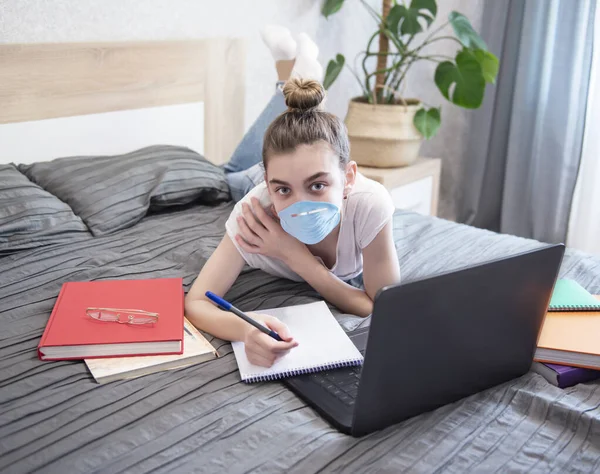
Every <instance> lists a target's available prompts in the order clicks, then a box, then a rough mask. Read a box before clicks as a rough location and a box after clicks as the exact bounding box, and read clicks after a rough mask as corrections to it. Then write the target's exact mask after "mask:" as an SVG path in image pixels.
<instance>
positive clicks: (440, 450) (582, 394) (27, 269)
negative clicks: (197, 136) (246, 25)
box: [0, 39, 600, 473]
mask: <svg viewBox="0 0 600 474" xmlns="http://www.w3.org/2000/svg"><path fill="white" fill-rule="evenodd" d="M159 52H160V54H161V55H162V56H161V58H163V59H162V60H163V61H164V64H167V65H168V67H165V68H156V67H154V68H152V67H151V66H149V65H151V64H153V63H155V61H156V57H157V56H156V55H157V54H159ZM199 58H204V59H203V60H205V62H204V63H202V65H199V64H200V62H198V61H199ZM240 61H241V63H242V64H243V45H242V44H241V41H240V40H224V39H221V40H205V41H185V42H168V43H164V42H161V43H134V44H130V43H124V44H103V45H98V44H95V45H90V44H87V45H85V44H84V45H29V46H19V45H15V46H0V62H2V63H3V67H2V68H1V69H0V124H2V123H3V124H9V125H13V124H22V123H25V122H28V121H37V120H42V119H49V118H52V117H71V116H78V115H83V114H90V113H96V112H110V111H116V110H123V109H134V108H140V107H145V106H150V105H152V106H164V105H173V104H180V103H186V102H192V101H204V102H205V105H204V111H205V112H204V115H203V118H204V122H205V123H204V124H203V130H204V150H203V151H204V153H203V154H204V155H205V156H206V158H207V160H202V159H197V160H196V161H195V162H194V163H195V165H194V167H193V170H192V171H191V172H190V171H189V168H188V165H187V164H189V163H188V162H187V161H186V160H188V159H189V158H190V156H189V155H190V153H192V152H191V151H189V150H187V149H185V148H183V147H181V146H176V147H170V146H166V147H162V146H158V147H151V148H145V149H144V151H142V152H137V154H136V153H134V154H133V155H126V156H125V158H123V157H121V159H119V160H116V161H115V160H113V161H110V162H106V163H108V165H107V164H106V163H105V162H103V161H102V157H101V156H100V157H98V158H97V159H94V160H91V161H86V162H85V163H89V164H90V165H89V166H88V167H83V168H82V167H81V166H80V164H81V161H80V159H74V158H73V159H70V160H68V161H62V162H59V163H60V166H59V167H58V169H57V168H56V167H54V168H53V166H52V165H51V164H50V165H49V164H47V163H44V162H43V161H40V160H38V158H37V156H36V153H38V154H39V153H43V151H44V147H43V146H41V145H39V144H35V143H34V144H33V146H34V148H35V149H33V151H31V150H30V151H29V152H27V154H26V156H25V155H24V156H23V157H22V158H20V159H12V158H11V157H9V158H8V159H7V158H6V157H5V156H2V158H0V164H1V163H9V162H11V161H16V162H17V163H19V162H20V163H22V165H21V166H20V167H16V166H13V167H11V166H10V165H6V164H5V165H0V203H2V202H3V201H2V199H3V196H2V189H3V188H2V176H3V174H2V173H3V172H4V173H6V174H5V176H8V178H5V185H4V189H8V188H15V186H14V184H15V183H19V186H18V187H19V189H24V190H25V191H23V192H25V197H23V198H22V201H19V200H17V201H15V197H14V195H12V196H11V197H6V196H5V197H4V198H5V201H4V204H3V205H6V208H7V209H8V207H9V205H13V206H21V205H23V206H24V207H23V209H25V210H27V211H29V212H33V213H34V214H33V215H37V216H40V215H44V216H45V217H47V218H48V219H50V220H49V221H47V220H46V221H43V220H42V221H39V222H51V223H52V229H51V230H50V231H47V229H43V228H40V227H39V226H38V227H35V226H33V228H30V229H26V230H24V229H22V228H20V227H18V232H17V234H19V235H21V236H22V238H20V239H16V240H15V239H12V240H10V241H9V240H8V239H6V238H5V241H2V240H0V245H2V247H0V340H1V344H0V367H1V369H0V470H1V471H2V472H15V473H16V472H19V473H21V472H56V473H76V472H110V473H117V472H134V473H135V472H207V473H221V472H223V473H245V472H299V473H307V472H318V471H323V472H353V473H354V472H459V473H462V472H486V473H487V472H495V471H500V472H543V473H545V472H594V471H598V470H599V469H600V414H599V407H600V382H592V383H588V384H583V385H578V386H576V387H572V388H570V389H566V390H561V389H558V388H555V387H553V386H551V385H550V384H548V383H547V382H546V381H545V380H544V379H543V378H542V377H540V376H539V375H536V374H534V373H529V374H527V375H525V376H523V377H521V378H519V379H517V380H514V381H511V382H509V383H506V384H504V385H501V386H498V387H495V388H493V389H490V390H487V391H485V392H482V393H479V394H477V395H474V396H471V397H469V398H467V399H464V400H461V401H459V402H457V403H454V404H451V405H448V406H445V407H442V408H440V409H438V410H436V411H434V412H431V413H426V414H423V415H421V416H418V417H415V418H412V419H410V420H407V421H405V422H404V423H401V424H399V425H396V426H392V427H389V428H387V429H385V430H383V431H380V432H377V433H373V434H371V435H369V436H366V437H364V438H360V439H355V438H351V437H348V436H345V435H342V434H340V433H338V432H337V431H335V430H334V429H333V428H332V427H330V426H329V425H328V424H327V423H326V422H325V421H323V420H322V419H321V418H320V417H319V416H318V415H317V414H316V413H315V412H314V411H313V410H312V409H311V408H309V407H307V406H306V404H305V403H303V402H302V401H301V400H300V399H299V398H298V397H296V396H295V395H294V394H293V393H292V392H291V391H290V390H288V389H287V388H286V387H285V386H284V385H283V384H281V383H278V382H270V383H263V384H251V385H247V384H244V383H242V382H240V378H239V374H238V372H237V368H236V363H235V359H234V357H233V354H232V350H231V346H230V344H228V343H226V342H224V341H220V340H216V339H211V341H212V342H213V344H214V345H215V347H216V348H217V349H218V351H219V354H220V356H221V357H219V358H218V359H216V360H213V361H209V362H206V363H203V364H198V365H195V366H192V367H188V368H183V369H177V370H171V371H167V372H162V373H157V374H153V375H148V376H144V377H141V378H137V379H132V380H124V381H118V382H113V383H110V384H106V385H98V384H96V383H95V382H94V381H93V378H92V377H91V375H90V374H89V372H88V371H87V369H86V366H85V364H84V363H83V362H66V361H65V362H41V361H39V360H38V358H37V353H36V347H37V344H38V342H39V339H40V337H41V335H42V332H43V330H44V327H45V325H46V322H47V320H48V317H49V315H50V312H51V310H52V307H53V305H54V302H55V299H56V297H57V294H58V291H59V289H60V287H61V284H62V283H63V282H65V281H81V280H101V279H125V278H154V277H182V278H183V282H184V287H185V290H186V291H187V290H189V288H190V286H191V284H192V283H193V281H194V278H195V277H196V275H197V274H198V272H199V270H200V269H201V268H202V266H203V264H204V263H205V262H206V260H207V259H208V258H209V256H210V255H211V253H212V251H213V250H214V249H215V248H216V246H217V244H218V242H219V241H220V239H221V237H222V235H223V233H224V223H225V220H226V218H227V216H228V214H229V213H230V211H231V209H232V207H233V204H232V202H231V201H230V199H229V197H228V190H227V187H226V185H224V184H223V183H225V181H224V177H223V175H222V171H221V169H220V168H219V167H218V166H216V165H218V164H221V163H223V162H224V161H225V160H226V158H227V156H228V154H229V153H231V150H232V149H233V147H234V146H235V144H236V142H237V140H238V139H239V138H240V136H241V133H242V131H243V124H242V122H241V118H240V115H241V114H239V112H240V103H241V102H243V71H237V73H236V74H230V73H229V72H228V68H236V67H237V68H239V64H240ZM6 65H8V66H7V67H6ZM35 71H38V72H39V71H42V73H39V74H37V73H35ZM123 71H126V73H125V72H123ZM132 71H133V72H132ZM136 71H137V72H136ZM98 78H100V79H98ZM57 79H58V80H57ZM67 79H68V82H64V81H67ZM92 79H93V80H92ZM61 81H63V82H61ZM49 84H55V85H54V86H53V88H51V90H50V89H49V87H50V86H49ZM56 84H59V85H58V86H57V85H56ZM61 84H62V85H61ZM67 84H68V86H67ZM140 84H143V87H140ZM216 104H218V106H217V105H216ZM236 117H237V118H236ZM226 122H227V127H226V126H225V123H226ZM230 125H231V126H230ZM1 127H2V126H0V129H1ZM13 132H14V129H13V130H12V131H11V134H13ZM33 141H35V140H33ZM155 144H156V143H155ZM157 145H159V144H157ZM178 145H179V144H178ZM28 146H29V145H28ZM36 147H37V148H36ZM186 150H187V151H186ZM2 153H5V152H2ZM149 156H150V157H156V156H167V157H168V158H169V159H170V160H172V161H177V160H182V162H183V163H184V164H183V165H182V166H181V167H180V168H178V169H176V170H175V172H174V174H173V175H172V176H171V175H170V176H171V178H172V180H171V181H169V180H167V181H169V183H170V184H171V185H172V184H173V183H175V184H177V186H176V187H175V189H174V188H173V186H171V185H169V186H167V185H164V186H163V184H164V182H165V181H164V180H163V181H161V182H160V186H155V185H152V186H149V187H144V185H143V184H140V187H137V184H136V186H134V188H135V189H136V192H135V195H133V197H132V196H130V195H127V198H126V199H123V200H117V201H115V200H114V199H113V198H114V195H115V192H114V189H115V188H114V187H113V186H118V185H119V181H118V180H117V181H116V182H110V179H111V177H113V176H115V175H118V173H116V172H115V171H114V169H112V168H110V167H111V166H113V165H114V164H115V163H117V165H118V166H121V167H122V166H124V163H125V164H127V166H125V168H120V169H121V170H125V172H126V171H127V170H128V169H131V168H135V167H136V166H137V164H136V163H140V161H138V160H141V162H143V164H144V166H146V165H148V163H150V165H148V166H146V168H144V167H142V166H141V165H140V167H139V168H135V169H136V172H135V173H133V174H132V175H131V176H132V177H131V179H140V180H141V181H140V183H143V182H147V181H148V180H146V179H145V177H147V176H148V175H151V177H153V178H155V177H156V166H158V165H156V166H154V165H152V163H154V161H152V160H154V158H148V157H149ZM173 156H176V157H177V159H172V157H173ZM49 158H51V157H47V159H49ZM81 159H83V158H81ZM157 159H158V161H159V162H160V158H157ZM194 159H195V158H194ZM209 160H210V161H209ZM23 163H25V164H23ZM48 163H52V162H48ZM111 163H112V164H111ZM117 165H115V166H117ZM2 166H4V168H2ZM88 168H90V169H88ZM182 170H183V178H182V174H181V173H182ZM102 171H104V172H105V178H102V179H100V178H98V179H97V180H96V181H95V182H94V180H90V176H103V175H102ZM8 173H10V174H8ZM15 173H16V174H15ZM56 173H61V174H62V175H63V176H69V177H70V178H69V183H70V186H67V187H66V188H65V187H64V186H61V184H60V182H59V183H58V184H57V180H56V179H55V178H56ZM190 175H192V176H191V177H190ZM161 176H162V175H161ZM163 177H164V176H163ZM184 178H185V179H191V178H193V179H196V180H197V181H195V182H193V183H192V184H193V186H190V187H189V188H185V186H184V187H183V188H185V189H183V191H186V190H187V191H189V192H190V193H191V194H185V193H183V194H178V192H180V191H182V188H181V186H180V185H181V183H182V181H181V180H182V179H184ZM161 179H162V178H161ZM59 181H60V180H59ZM186 182H187V181H186ZM6 183H9V184H6ZM136 183H137V182H136ZM167 184H168V183H167ZM161 186H162V187H161ZM178 186H179V187H178ZM198 189H201V190H202V191H201V192H200V193H199V194H198ZM40 190H41V191H40ZM47 190H51V191H52V192H49V191H47ZM157 190H158V191H157ZM27 193H29V194H27ZM53 193H56V194H58V195H59V196H60V198H59V197H58V196H56V194H53ZM194 193H196V194H194ZM117 194H118V193H117ZM191 196H192V197H191ZM36 199H40V200H41V201H39V202H42V203H44V204H43V205H42V204H40V205H39V206H38V205H37V204H36V206H33V205H32V206H29V205H28V204H27V203H33V202H37V201H35V200H36ZM57 201H58V202H57ZM7 203H8V204H7ZM115 203H116V204H115ZM123 203H125V204H127V205H128V206H130V207H131V203H133V204H135V205H134V206H133V209H132V208H127V212H121V211H122V209H121V208H120V207H119V206H120V205H121V204H123ZM115 206H116V208H114V207H115ZM19 209H20V208H19ZM42 209H50V211H48V212H47V213H46V211H42ZM82 216H83V217H82ZM107 216H109V217H107ZM107 223H110V225H108V224H107ZM7 225H9V224H7ZM40 225H41V224H40ZM42 227H43V226H42ZM6 228H10V227H5V231H6ZM394 235H395V242H396V248H397V251H398V255H399V259H400V265H401V269H402V274H403V280H404V281H405V282H408V281H411V280H414V279H420V278H424V277H427V276H429V275H434V274H437V273H440V272H444V271H450V270H452V269H457V268H460V267H462V266H465V265H468V264H473V263H478V262H484V261H487V260H489V259H492V258H495V257H499V256H503V255H510V254H514V253H518V252H521V251H524V250H528V249H532V248H536V247H538V246H540V245H541V244H540V243H538V242H535V241H531V240H527V239H521V238H517V237H513V236H507V235H498V234H495V233H492V232H487V231H483V230H479V229H475V228H471V227H468V226H464V225H459V224H456V223H452V222H448V221H444V220H441V219H437V218H433V217H425V216H421V215H418V214H414V213H410V212H403V211H398V212H397V213H396V215H395V216H394ZM0 236H2V227H1V224H0ZM4 236H5V237H6V234H5V235H4ZM561 276H562V277H570V278H573V279H575V280H577V281H578V282H579V283H581V284H582V285H583V286H584V287H586V288H587V289H588V290H590V291H591V292H593V293H600V259H599V258H597V257H592V256H589V255H585V254H582V253H579V252H576V251H573V250H568V251H567V253H566V256H565V259H564V262H563V265H562V268H561ZM227 296H228V299H230V300H231V301H232V302H233V303H234V304H236V305H237V306H239V307H240V308H242V309H244V310H257V309H260V308H265V307H274V306H280V305H289V304H297V303H307V302H312V301H315V300H318V299H319V297H318V295H317V294H316V293H315V292H314V291H313V290H312V289H311V288H310V287H308V286H307V285H306V284H302V283H295V282H291V281H287V280H282V279H278V278H275V277H272V276H269V275H267V274H265V273H263V272H261V271H258V270H251V269H249V268H246V269H245V270H244V271H243V273H242V275H241V277H240V278H239V280H238V281H237V282H236V284H235V285H234V287H233V288H232V289H231V291H230V292H229V293H228V295H227ZM332 309H333V311H334V313H335V315H336V317H337V318H338V321H339V322H340V324H342V326H343V327H344V328H345V329H347V330H350V329H353V328H355V327H357V326H359V325H367V324H368V323H369V320H368V319H367V320H362V319H360V318H357V317H354V316H352V315H348V314H340V313H339V312H337V311H336V310H335V308H332ZM405 362H406V361H402V363H405ZM399 370H401V363H400V362H399ZM407 383H410V381H407Z"/></svg>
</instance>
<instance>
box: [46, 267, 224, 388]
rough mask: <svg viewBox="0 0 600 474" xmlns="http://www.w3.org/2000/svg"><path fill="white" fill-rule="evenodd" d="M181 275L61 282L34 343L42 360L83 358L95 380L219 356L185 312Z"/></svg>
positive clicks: (99, 381)
mask: <svg viewBox="0 0 600 474" xmlns="http://www.w3.org/2000/svg"><path fill="white" fill-rule="evenodd" d="M183 298H184V293H183V282H182V279H181V278H162V279H151V280H104V281H93V282H67V283H64V284H63V286H62V288H61V291H60V293H59V295H58V298H57V300H56V303H55V304H54V309H53V310H52V314H51V315H50V319H49V320H48V323H47V325H46V329H45V330H44V334H43V336H42V338H41V340H40V343H39V345H38V356H39V358H40V359H41V360H68V359H75V360H81V359H83V360H85V363H86V365H87V366H88V368H89V370H90V372H91V373H92V376H93V377H94V379H95V380H96V382H98V383H106V382H111V381H113V380H119V379H124V378H132V377H139V376H141V375H147V374H151V373H155V372H159V371H162V370H167V369H174V368H180V367H185V366H189V365H192V364H196V363H199V362H203V361H206V360H209V359H213V358H215V357H217V356H218V354H217V351H216V350H215V348H214V347H213V346H212V345H211V344H210V343H209V342H208V341H207V340H206V338H204V336H202V334H200V332H198V331H197V330H196V328H195V327H194V326H193V325H192V324H190V322H189V321H188V320H187V319H185V317H184V305H183Z"/></svg>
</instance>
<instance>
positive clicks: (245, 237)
mask: <svg viewBox="0 0 600 474" xmlns="http://www.w3.org/2000/svg"><path fill="white" fill-rule="evenodd" d="M252 204H253V207H252V208H253V209H254V213H255V214H253V213H252V211H251V209H250V207H248V206H246V205H245V206H244V210H243V214H244V215H243V217H239V218H238V224H239V226H240V231H241V235H240V234H238V235H237V236H236V241H237V243H238V245H239V246H240V247H242V249H243V250H245V251H246V252H248V253H257V254H261V255H267V256H270V257H272V258H277V259H279V260H281V261H283V262H284V263H285V264H286V265H287V266H288V267H290V269H291V270H292V271H293V272H295V273H296V274H298V275H299V276H300V277H301V278H302V279H303V280H304V281H306V282H307V283H308V284H309V285H310V286H312V287H313V288H314V289H315V290H317V291H318V292H319V293H320V294H321V296H323V298H325V299H326V300H327V301H329V302H331V303H333V304H334V305H335V306H337V307H338V308H339V309H340V310H342V311H344V312H346V313H352V314H356V315H358V316H363V317H365V316H368V315H369V314H371V313H372V312H373V297H374V296H375V293H376V292H377V290H379V288H380V287H381V286H383V285H384V284H391V283H395V282H396V281H399V279H400V276H399V273H400V271H399V269H398V257H397V256H396V249H395V247H394V242H393V239H392V230H391V227H392V224H391V223H389V224H387V225H386V227H384V228H383V229H382V230H381V231H380V232H379V234H378V235H377V237H375V239H373V241H372V242H371V243H370V244H369V245H368V246H367V247H366V248H365V249H364V251H363V260H365V263H364V272H363V273H364V275H363V279H364V280H365V288H366V290H367V291H366V292H365V291H363V290H360V289H358V288H354V287H353V286H350V285H348V284H347V283H344V282H343V281H341V280H340V279H339V278H338V277H336V276H335V275H334V274H332V273H331V272H330V271H329V270H328V269H327V268H326V267H325V266H324V265H323V264H321V263H320V262H319V261H317V259H315V257H314V256H313V255H312V254H311V253H310V250H308V248H307V247H306V245H304V244H303V243H302V242H300V241H298V240H296V239H295V238H294V237H292V236H291V235H289V234H288V233H287V232H285V231H284V230H283V229H282V228H281V225H280V224H279V223H277V222H275V221H274V220H273V219H272V218H271V217H270V216H268V215H267V214H266V212H265V211H264V209H263V208H262V207H261V205H260V203H259V202H258V201H257V200H252ZM379 253H381V255H379ZM377 272H381V275H378V274H377ZM367 282H368V283H367ZM378 285H381V286H378Z"/></svg>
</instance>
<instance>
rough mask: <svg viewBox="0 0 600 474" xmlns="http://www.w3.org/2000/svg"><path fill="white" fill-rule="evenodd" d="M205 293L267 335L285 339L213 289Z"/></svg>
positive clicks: (210, 298) (276, 338) (217, 303)
mask: <svg viewBox="0 0 600 474" xmlns="http://www.w3.org/2000/svg"><path fill="white" fill-rule="evenodd" d="M205 294H206V297H207V298H208V299H209V300H211V301H212V302H213V303H215V304H216V305H217V306H220V307H221V308H222V309H224V310H225V311H231V312H232V313H233V314H235V315H236V316H239V317H240V318H242V319H243V320H244V321H246V322H247V323H250V324H252V326H254V327H255V328H256V329H258V330H259V331H262V332H264V333H265V334H266V335H267V336H271V337H272V338H273V339H275V340H276V341H283V339H281V337H280V336H279V334H277V333H276V332H275V331H273V330H272V329H269V328H268V327H266V326H263V325H262V324H260V323H259V322H258V321H255V320H254V319H252V318H251V317H250V316H248V315H247V314H246V313H244V312H242V311H240V310H239V309H237V308H236V307H235V306H233V305H232V304H231V303H229V302H228V301H225V300H224V299H223V298H221V297H220V296H217V295H215V294H214V293H213V292H212V291H207V292H206V293H205Z"/></svg>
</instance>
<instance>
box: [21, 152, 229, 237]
mask: <svg viewBox="0 0 600 474" xmlns="http://www.w3.org/2000/svg"><path fill="white" fill-rule="evenodd" d="M19 169H20V170H21V171H22V172H23V173H25V175H27V177H28V178H29V179H31V180H32V181H34V182H35V183H37V184H39V185H40V186H41V187H42V188H44V189H45V190H47V191H49V192H50V193H52V194H54V195H55V196H57V197H58V198H60V199H61V200H63V201H64V202H66V203H67V204H69V205H70V206H71V207H72V208H73V211H74V212H75V214H77V215H78V216H80V217H81V218H82V219H83V221H84V222H85V223H86V225H87V226H88V227H89V229H90V230H91V232H92V233H93V234H94V235H95V236H99V235H105V234H110V233H113V232H115V231H117V230H120V229H125V228H127V227H131V226H132V225H134V224H136V223H137V222H139V221H140V220H141V219H142V218H143V217H144V216H145V215H146V214H147V213H148V211H152V210H160V209H164V208H167V207H171V206H181V205H185V204H190V203H192V202H202V203H205V204H216V203H218V202H222V201H228V200H229V199H230V195H229V187H228V186H227V181H226V180H225V175H224V173H223V170H222V169H220V168H219V167H217V166H215V165H213V164H212V163H210V162H208V161H207V160H205V159H204V158H203V157H202V156H200V155H199V154H198V153H196V152H194V151H192V150H190V149H188V148H184V147H176V146H168V145H157V146H151V147H147V148H142V149H141V150H136V151H133V152H131V153H127V154H124V155H116V156H95V157H91V156H88V157H81V156H77V157H69V158H58V159H55V160H53V161H49V162H45V163H34V164H33V165H21V166H19Z"/></svg>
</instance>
